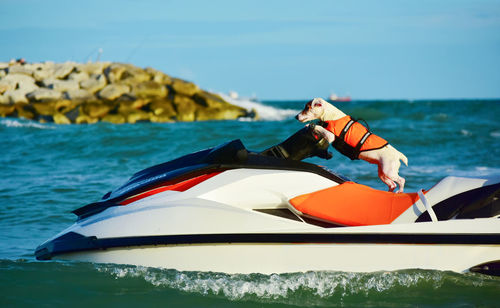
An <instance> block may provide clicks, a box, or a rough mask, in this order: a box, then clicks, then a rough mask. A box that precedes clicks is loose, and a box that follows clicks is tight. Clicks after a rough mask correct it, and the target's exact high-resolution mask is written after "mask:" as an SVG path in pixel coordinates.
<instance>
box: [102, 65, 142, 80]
mask: <svg viewBox="0 0 500 308" xmlns="http://www.w3.org/2000/svg"><path fill="white" fill-rule="evenodd" d="M104 74H105V75H106V78H107V79H108V81H109V82H110V83H118V82H119V83H125V84H129V85H131V84H134V83H140V82H144V81H149V80H151V76H150V75H149V74H148V73H147V72H146V71H144V70H143V69H141V68H139V67H137V66H134V65H132V64H126V63H113V64H111V65H110V66H108V67H107V68H106V69H105V70H104Z"/></svg>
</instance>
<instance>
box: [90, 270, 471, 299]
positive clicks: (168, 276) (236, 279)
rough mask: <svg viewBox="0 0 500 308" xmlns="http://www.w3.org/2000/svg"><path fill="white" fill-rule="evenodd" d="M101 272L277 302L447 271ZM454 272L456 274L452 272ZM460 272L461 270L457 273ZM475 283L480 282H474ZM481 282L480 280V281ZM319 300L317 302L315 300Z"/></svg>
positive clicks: (412, 282)
mask: <svg viewBox="0 0 500 308" xmlns="http://www.w3.org/2000/svg"><path fill="white" fill-rule="evenodd" d="M97 269H98V270H99V271H100V272H106V273H109V274H111V275H112V276H114V277H116V278H117V279H118V278H127V277H133V278H136V277H142V278H143V279H144V280H145V281H147V282H149V283H151V284H152V285H154V286H158V287H167V288H173V289H176V290H180V291H184V292H189V293H198V294H202V295H215V296H224V297H225V298H228V299H230V300H242V299H243V300H259V301H267V302H268V301H269V300H272V301H274V302H276V301H277V302H286V303H289V304H290V303H293V302H297V301H299V302H300V299H301V298H302V297H303V296H304V294H303V292H306V293H309V294H311V295H313V297H318V299H327V298H331V297H340V298H341V299H342V298H344V297H346V296H352V295H355V296H357V295H367V294H368V293H369V292H383V291H387V290H391V289H396V288H400V287H413V286H416V285H417V284H420V283H425V284H431V285H432V286H433V287H434V288H439V287H440V286H441V285H442V284H443V282H444V280H445V279H446V278H445V277H446V275H445V274H444V272H439V271H421V270H419V271H417V270H413V271H411V270H410V271H398V272H376V273H348V272H324V271H323V272H322V271H319V272H306V273H291V274H280V275H278V274H272V275H262V274H252V275H238V274H233V275H230V274H223V273H205V272H178V271H175V270H161V269H153V268H145V267H116V266H111V265H98V267H97ZM452 275H454V274H452ZM457 275H458V274H457ZM475 283H476V284H477V283H478V282H475ZM480 284H481V282H479V285H480ZM316 304H318V303H316Z"/></svg>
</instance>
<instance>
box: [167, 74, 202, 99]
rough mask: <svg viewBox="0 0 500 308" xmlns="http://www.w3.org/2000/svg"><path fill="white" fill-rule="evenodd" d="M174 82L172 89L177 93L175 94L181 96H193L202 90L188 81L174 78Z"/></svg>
mask: <svg viewBox="0 0 500 308" xmlns="http://www.w3.org/2000/svg"><path fill="white" fill-rule="evenodd" d="M172 81H173V82H172V85H171V87H172V89H173V90H174V91H175V93H178V94H181V95H185V96H193V95H194V94H196V93H197V92H198V91H199V90H200V88H199V87H198V86H197V85H195V84H194V83H192V82H189V81H186V80H182V79H178V78H173V79H172Z"/></svg>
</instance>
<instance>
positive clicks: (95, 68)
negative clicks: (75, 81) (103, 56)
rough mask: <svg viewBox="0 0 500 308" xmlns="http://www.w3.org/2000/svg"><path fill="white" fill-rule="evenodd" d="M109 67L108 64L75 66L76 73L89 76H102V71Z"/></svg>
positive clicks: (93, 63)
mask: <svg viewBox="0 0 500 308" xmlns="http://www.w3.org/2000/svg"><path fill="white" fill-rule="evenodd" d="M110 65H111V63H110V62H88V63H85V64H78V65H77V66H76V71H77V72H83V73H86V74H87V75H89V76H90V75H101V74H104V69H105V68H106V67H108V66H110Z"/></svg>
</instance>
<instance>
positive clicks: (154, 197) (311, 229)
mask: <svg viewBox="0 0 500 308" xmlns="http://www.w3.org/2000/svg"><path fill="white" fill-rule="evenodd" d="M327 148H328V143H326V142H325V141H324V140H318V138H317V137H316V136H314V134H313V133H312V131H311V129H310V128H308V127H305V128H303V129H301V130H299V131H298V132H297V133H295V134H294V135H292V136H291V137H290V138H288V139H287V140H285V141H284V142H282V143H280V144H278V145H275V146H272V147H270V148H268V149H265V150H264V151H260V152H256V151H250V150H247V149H246V148H245V146H244V145H243V143H242V142H241V141H240V140H233V141H230V142H227V143H225V144H222V145H219V146H217V147H213V148H209V149H205V150H201V151H198V152H195V153H191V154H188V155H185V156H182V157H180V158H177V159H174V160H172V161H169V162H165V163H162V164H159V165H156V166H153V167H150V168H147V169H145V170H142V171H140V172H138V173H136V174H134V175H133V176H132V177H131V178H130V179H129V180H128V181H127V182H126V183H125V184H124V185H122V186H121V187H119V188H117V189H115V190H113V191H111V192H108V193H106V194H105V195H104V196H103V197H102V199H101V200H99V201H97V202H94V203H91V204H88V205H85V206H83V207H81V208H78V209H76V210H74V211H73V213H74V214H75V215H76V216H77V219H76V221H75V223H74V224H73V225H71V226H69V227H68V228H67V229H65V230H64V231H62V232H60V233H59V234H57V235H55V236H54V237H53V238H51V239H49V240H47V241H46V242H44V243H42V244H41V245H40V246H38V247H37V248H36V251H35V255H36V258H37V259H38V260H50V259H63V260H78V261H85V262H96V263H116V264H132V265H137V266H147V267H160V268H170V269H176V270H180V271H211V272H224V273H263V274H271V273H289V272H305V271H323V270H324V271H346V272H373V271H393V270H403V269H429V270H443V271H455V272H478V273H483V274H489V275H500V220H499V215H500V200H499V197H500V176H496V177H495V176H490V177H477V178H466V177H455V176H448V177H446V178H444V179H442V180H441V181H440V182H438V183H437V184H435V185H434V186H433V187H432V188H430V189H428V190H421V191H419V192H415V193H392V192H387V191H381V190H376V189H373V188H371V187H368V186H365V185H362V184H360V183H356V182H354V181H352V180H350V179H348V178H346V177H344V176H342V175H339V174H336V173H334V172H332V171H330V170H328V169H326V168H324V167H321V166H319V165H316V164H311V163H308V162H303V161H302V160H303V159H305V158H307V157H310V156H319V157H322V158H325V159H329V158H331V153H329V152H328V151H327Z"/></svg>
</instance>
